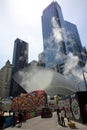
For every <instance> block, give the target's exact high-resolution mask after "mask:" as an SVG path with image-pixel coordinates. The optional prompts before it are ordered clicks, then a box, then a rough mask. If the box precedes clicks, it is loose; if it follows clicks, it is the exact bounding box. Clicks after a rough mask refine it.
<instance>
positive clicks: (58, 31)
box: [42, 2, 67, 68]
mask: <svg viewBox="0 0 87 130" xmlns="http://www.w3.org/2000/svg"><path fill="white" fill-rule="evenodd" d="M42 34H43V46H44V53H45V63H46V67H49V68H51V67H53V66H54V65H55V64H58V63H59V64H60V63H62V62H63V55H64V54H66V53H67V48H66V36H65V35H66V34H65V31H64V19H63V15H62V11H61V7H60V6H59V5H58V3H57V2H52V3H51V4H50V5H49V6H48V7H47V8H46V9H45V10H44V11H43V15H42Z"/></svg>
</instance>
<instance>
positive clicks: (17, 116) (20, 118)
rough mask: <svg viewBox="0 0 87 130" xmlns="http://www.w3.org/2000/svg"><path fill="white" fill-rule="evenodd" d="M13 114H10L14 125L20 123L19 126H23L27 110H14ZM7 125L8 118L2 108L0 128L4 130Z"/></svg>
mask: <svg viewBox="0 0 87 130" xmlns="http://www.w3.org/2000/svg"><path fill="white" fill-rule="evenodd" d="M12 113H13V114H12V115H9V116H11V117H12V127H14V126H16V124H18V126H17V127H18V128H20V127H21V126H22V122H26V111H25V110H24V111H21V110H19V111H17V112H15V111H14V112H12ZM5 126H6V118H5V116H4V111H3V110H0V130H3V129H4V128H5Z"/></svg>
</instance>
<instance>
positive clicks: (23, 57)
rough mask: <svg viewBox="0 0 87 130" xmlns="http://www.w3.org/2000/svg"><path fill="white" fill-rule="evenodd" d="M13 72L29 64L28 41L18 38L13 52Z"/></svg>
mask: <svg viewBox="0 0 87 130" xmlns="http://www.w3.org/2000/svg"><path fill="white" fill-rule="evenodd" d="M12 65H13V73H15V72H17V71H18V70H20V69H22V68H24V67H26V66H27V65H28V43H26V42H24V41H23V40H20V39H18V38H17V39H16V40H15V43H14V52H13V62H12Z"/></svg>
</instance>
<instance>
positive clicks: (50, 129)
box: [5, 115, 87, 130]
mask: <svg viewBox="0 0 87 130" xmlns="http://www.w3.org/2000/svg"><path fill="white" fill-rule="evenodd" d="M72 122H74V123H75V126H76V127H75V128H73V129H79V130H87V125H86V124H81V123H78V122H75V121H72ZM65 124H66V127H62V126H60V125H58V123H57V116H56V115H54V116H53V117H52V118H49V119H48V118H46V119H41V117H40V116H39V117H35V118H32V119H29V120H27V121H26V122H24V123H23V124H22V127H20V128H18V127H17V126H18V124H17V125H16V126H15V127H12V126H11V127H9V128H6V129H5V130H69V129H72V128H70V127H69V126H68V125H67V124H68V122H67V119H65Z"/></svg>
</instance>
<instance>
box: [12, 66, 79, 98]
mask: <svg viewBox="0 0 87 130" xmlns="http://www.w3.org/2000/svg"><path fill="white" fill-rule="evenodd" d="M13 78H14V80H15V81H16V82H17V83H18V84H20V85H21V86H22V87H23V88H24V89H25V90H26V91H27V92H31V91H35V90H45V91H46V92H47V94H48V95H50V96H54V95H57V94H60V95H68V94H71V93H73V92H76V91H77V84H76V83H74V82H73V81H71V80H68V79H66V78H65V77H64V76H63V75H61V74H60V73H58V72H55V71H53V70H49V69H45V68H43V67H40V66H37V65H36V63H35V64H32V65H30V66H28V67H26V68H24V69H22V70H21V71H19V72H18V73H16V74H15V75H14V77H13Z"/></svg>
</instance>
